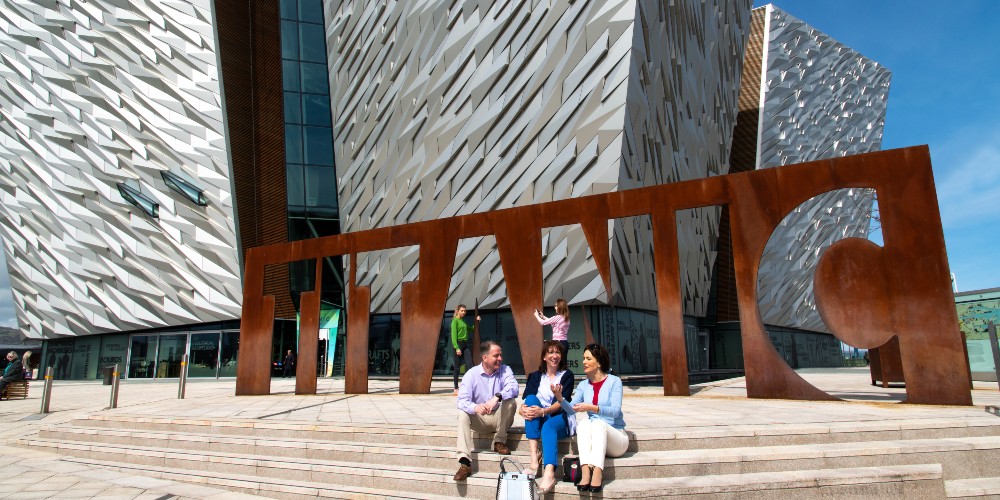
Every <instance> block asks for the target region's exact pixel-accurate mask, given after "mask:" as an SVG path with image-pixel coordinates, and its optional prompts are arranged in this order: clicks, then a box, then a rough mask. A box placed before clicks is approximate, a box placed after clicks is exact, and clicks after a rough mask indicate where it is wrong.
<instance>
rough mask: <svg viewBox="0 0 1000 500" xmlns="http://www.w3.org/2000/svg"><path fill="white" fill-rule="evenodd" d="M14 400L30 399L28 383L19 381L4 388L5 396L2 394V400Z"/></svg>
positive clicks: (0, 396)
mask: <svg viewBox="0 0 1000 500" xmlns="http://www.w3.org/2000/svg"><path fill="white" fill-rule="evenodd" d="M13 398H21V399H27V398H28V381H27V380H18V381H17V382H11V383H9V384H7V386H6V387H4V388H3V394H0V399H13Z"/></svg>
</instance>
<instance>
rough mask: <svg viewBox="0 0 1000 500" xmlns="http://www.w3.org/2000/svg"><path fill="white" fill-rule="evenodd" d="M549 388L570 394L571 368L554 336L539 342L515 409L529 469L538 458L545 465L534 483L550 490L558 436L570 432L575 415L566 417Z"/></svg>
mask: <svg viewBox="0 0 1000 500" xmlns="http://www.w3.org/2000/svg"><path fill="white" fill-rule="evenodd" d="M553 389H555V390H557V391H562V393H563V394H562V399H569V398H570V397H571V396H572V394H573V372H571V371H569V370H567V369H566V360H565V359H564V358H563V350H562V344H560V343H559V341H557V340H547V341H545V343H544V344H543V345H542V358H541V362H540V363H539V364H538V371H536V372H533V373H531V374H530V375H528V382H527V385H526V386H525V388H524V404H523V405H521V409H520V410H519V411H518V413H520V414H521V416H522V417H524V435H525V437H527V438H528V446H529V449H530V451H531V470H532V471H537V470H538V464H539V462H541V463H542V464H544V466H545V470H544V473H543V475H542V479H541V480H540V481H539V483H538V486H539V488H540V490H541V492H542V493H545V492H548V491H550V490H551V489H552V487H553V486H555V484H556V463H557V461H558V458H559V440H560V439H562V438H565V437H567V436H570V435H572V434H573V429H574V428H575V426H576V425H575V424H576V418H575V417H574V418H568V417H567V415H566V413H565V412H563V410H562V407H560V406H559V403H558V401H557V399H558V398H557V397H556V395H555V393H553ZM539 440H541V448H542V456H541V457H539V450H538V445H539Z"/></svg>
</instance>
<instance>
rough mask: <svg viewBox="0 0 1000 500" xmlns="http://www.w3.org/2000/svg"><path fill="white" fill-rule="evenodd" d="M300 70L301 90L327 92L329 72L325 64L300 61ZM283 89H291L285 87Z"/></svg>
mask: <svg viewBox="0 0 1000 500" xmlns="http://www.w3.org/2000/svg"><path fill="white" fill-rule="evenodd" d="M300 67H301V71H302V91H303V92H307V93H310V94H323V95H328V94H329V88H328V84H329V78H330V76H329V74H327V71H326V64H316V63H308V62H303V63H300ZM285 90H292V89H289V88H287V87H285Z"/></svg>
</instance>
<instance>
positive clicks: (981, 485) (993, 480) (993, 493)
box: [944, 467, 1000, 499]
mask: <svg viewBox="0 0 1000 500" xmlns="http://www.w3.org/2000/svg"><path fill="white" fill-rule="evenodd" d="M994 470H996V468H995V467H994ZM944 490H945V493H946V494H947V495H948V498H994V499H996V498H1000V477H977V478H970V479H953V480H950V481H945V482H944Z"/></svg>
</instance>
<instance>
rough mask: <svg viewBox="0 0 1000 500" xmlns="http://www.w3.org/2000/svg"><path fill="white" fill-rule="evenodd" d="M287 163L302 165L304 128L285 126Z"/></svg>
mask: <svg viewBox="0 0 1000 500" xmlns="http://www.w3.org/2000/svg"><path fill="white" fill-rule="evenodd" d="M285 161H286V162H288V163H302V127H300V126H298V125H285Z"/></svg>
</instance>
